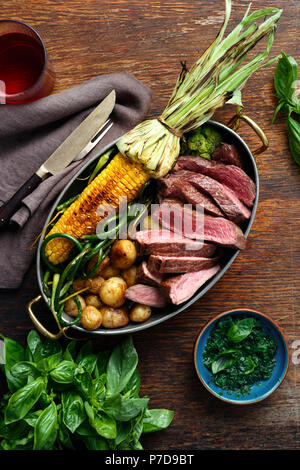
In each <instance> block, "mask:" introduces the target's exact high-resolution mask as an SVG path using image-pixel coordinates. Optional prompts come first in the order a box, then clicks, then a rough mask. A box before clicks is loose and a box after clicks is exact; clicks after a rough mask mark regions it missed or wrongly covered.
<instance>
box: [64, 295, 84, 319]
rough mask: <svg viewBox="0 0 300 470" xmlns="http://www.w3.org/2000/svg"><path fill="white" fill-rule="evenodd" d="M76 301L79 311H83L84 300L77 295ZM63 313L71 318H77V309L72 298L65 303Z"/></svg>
mask: <svg viewBox="0 0 300 470" xmlns="http://www.w3.org/2000/svg"><path fill="white" fill-rule="evenodd" d="M77 299H78V300H79V302H80V305H81V309H82V310H83V309H84V308H85V307H86V303H85V300H84V298H83V297H81V295H77ZM64 311H65V312H66V313H67V314H68V315H70V316H71V317H77V315H78V307H77V304H76V302H75V300H74V298H73V297H72V298H71V299H68V300H67V301H66V303H65V306H64Z"/></svg>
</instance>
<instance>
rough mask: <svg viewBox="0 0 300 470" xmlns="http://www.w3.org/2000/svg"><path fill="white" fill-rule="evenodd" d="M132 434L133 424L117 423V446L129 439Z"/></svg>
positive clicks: (127, 422)
mask: <svg viewBox="0 0 300 470" xmlns="http://www.w3.org/2000/svg"><path fill="white" fill-rule="evenodd" d="M130 432H131V422H130V421H120V422H119V423H117V436H116V445H119V444H121V442H123V441H125V439H127V438H128V436H129V434H130Z"/></svg>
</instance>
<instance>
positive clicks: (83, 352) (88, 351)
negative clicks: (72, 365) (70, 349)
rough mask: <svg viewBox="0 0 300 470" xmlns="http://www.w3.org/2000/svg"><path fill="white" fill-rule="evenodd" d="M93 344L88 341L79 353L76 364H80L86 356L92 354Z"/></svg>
mask: <svg viewBox="0 0 300 470" xmlns="http://www.w3.org/2000/svg"><path fill="white" fill-rule="evenodd" d="M92 348H93V346H92V342H91V341H87V342H86V343H85V344H84V345H83V346H82V347H81V348H80V350H79V353H78V355H77V358H76V362H77V363H78V362H80V361H81V360H82V359H83V358H84V357H85V356H87V355H88V354H91V353H92Z"/></svg>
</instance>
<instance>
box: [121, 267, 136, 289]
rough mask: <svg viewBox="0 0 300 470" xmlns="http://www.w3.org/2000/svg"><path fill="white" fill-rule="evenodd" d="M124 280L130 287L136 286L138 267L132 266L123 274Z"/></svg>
mask: <svg viewBox="0 0 300 470" xmlns="http://www.w3.org/2000/svg"><path fill="white" fill-rule="evenodd" d="M121 276H122V278H123V279H124V280H125V282H126V284H127V286H128V287H131V286H134V284H135V283H136V266H131V267H130V268H128V269H125V270H124V271H122V273H121Z"/></svg>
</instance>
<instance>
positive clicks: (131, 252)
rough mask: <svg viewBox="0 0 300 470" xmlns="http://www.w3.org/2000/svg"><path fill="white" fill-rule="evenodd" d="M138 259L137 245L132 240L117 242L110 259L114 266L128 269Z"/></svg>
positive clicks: (112, 248)
mask: <svg viewBox="0 0 300 470" xmlns="http://www.w3.org/2000/svg"><path fill="white" fill-rule="evenodd" d="M136 257H137V251H136V247H135V244H134V243H133V242H132V241H130V240H117V241H115V243H114V244H113V246H112V247H111V251H110V259H111V263H112V265H113V266H115V267H116V268H119V269H128V268H130V266H132V265H133V263H134V262H135V260H136Z"/></svg>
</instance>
